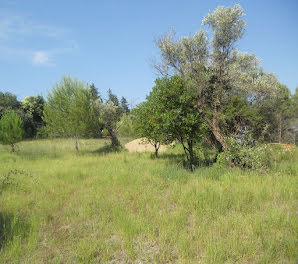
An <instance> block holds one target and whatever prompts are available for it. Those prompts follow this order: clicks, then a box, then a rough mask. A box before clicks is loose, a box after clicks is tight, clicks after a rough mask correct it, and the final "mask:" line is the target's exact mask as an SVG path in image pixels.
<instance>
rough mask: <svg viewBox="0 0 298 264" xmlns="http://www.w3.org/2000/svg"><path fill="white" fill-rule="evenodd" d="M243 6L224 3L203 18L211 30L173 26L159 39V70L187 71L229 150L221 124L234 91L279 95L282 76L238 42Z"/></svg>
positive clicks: (202, 109) (252, 96)
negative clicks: (178, 31) (178, 32)
mask: <svg viewBox="0 0 298 264" xmlns="http://www.w3.org/2000/svg"><path fill="white" fill-rule="evenodd" d="M243 17H244V12H243V9H242V8H241V6H240V5H238V4H237V5H235V6H233V7H223V6H219V7H218V8H216V10H215V11H214V12H210V13H209V14H208V15H207V16H206V17H205V18H204V20H203V23H202V24H203V25H206V26H208V27H209V29H210V31H211V33H212V38H211V40H210V41H209V39H208V32H207V31H205V30H203V29H201V30H199V31H198V32H197V33H196V34H194V35H193V36H189V37H182V38H180V39H176V38H175V32H174V31H171V32H170V33H168V34H166V35H165V36H163V37H162V38H160V39H159V40H158V41H157V46H158V48H159V49H160V53H161V54H160V55H161V62H160V63H159V64H156V65H155V67H156V69H157V70H158V71H159V72H160V73H161V74H163V75H174V74H179V75H181V76H182V77H183V78H184V79H185V80H186V83H187V86H188V89H190V90H192V91H195V93H196V96H197V100H196V103H195V104H194V107H195V109H196V110H197V112H198V113H199V114H200V116H201V118H202V119H203V120H204V121H205V122H206V124H207V125H208V127H209V129H210V130H211V131H212V134H213V136H214V137H215V139H216V140H217V141H218V143H219V144H220V145H221V147H222V149H223V150H225V149H227V147H228V146H227V142H226V139H225V134H224V132H223V130H222V128H221V125H220V119H221V117H222V116H223V115H224V113H223V109H224V106H225V105H226V104H229V103H230V101H231V98H232V97H233V96H234V95H241V96H242V97H245V100H250V102H251V103H254V102H257V101H258V100H262V99H263V98H264V96H265V97H266V96H268V94H271V95H272V94H274V89H275V87H277V83H278V82H277V79H276V78H275V77H274V76H273V75H271V74H266V73H264V72H263V71H262V69H261V68H260V66H259V60H258V59H257V58H256V56H254V55H250V54H246V53H240V52H238V51H237V50H236V48H235V44H236V42H237V41H238V40H239V39H241V37H242V35H243V32H244V27H245V22H244V21H243Z"/></svg>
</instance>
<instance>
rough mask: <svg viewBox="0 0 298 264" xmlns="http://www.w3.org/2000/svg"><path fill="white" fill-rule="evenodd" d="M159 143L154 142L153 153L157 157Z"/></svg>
mask: <svg viewBox="0 0 298 264" xmlns="http://www.w3.org/2000/svg"><path fill="white" fill-rule="evenodd" d="M159 146H160V145H159V144H158V143H157V144H154V148H155V153H154V155H155V158H157V157H158V150H159Z"/></svg>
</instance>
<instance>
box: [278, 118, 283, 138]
mask: <svg viewBox="0 0 298 264" xmlns="http://www.w3.org/2000/svg"><path fill="white" fill-rule="evenodd" d="M281 133H282V118H281V116H280V117H279V124H278V143H281Z"/></svg>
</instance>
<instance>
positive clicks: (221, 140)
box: [195, 102, 228, 150]
mask: <svg viewBox="0 0 298 264" xmlns="http://www.w3.org/2000/svg"><path fill="white" fill-rule="evenodd" d="M195 108H196V109H197V111H198V113H199V114H200V116H201V117H202V119H203V120H204V121H205V122H206V123H207V125H208V126H209V128H210V129H211V132H212V134H213V135H214V137H215V139H216V140H217V141H218V143H219V144H220V145H221V146H222V148H223V150H227V149H228V145H227V142H226V141H225V139H224V137H223V136H222V134H221V132H220V129H219V126H218V120H217V119H216V116H215V117H214V118H213V120H212V121H211V120H210V119H209V118H208V117H207V116H206V114H205V112H204V111H203V109H202V108H201V107H200V102H198V103H197V104H196V105H195Z"/></svg>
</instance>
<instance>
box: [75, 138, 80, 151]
mask: <svg viewBox="0 0 298 264" xmlns="http://www.w3.org/2000/svg"><path fill="white" fill-rule="evenodd" d="M75 148H76V151H79V139H78V138H77V137H75Z"/></svg>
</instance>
